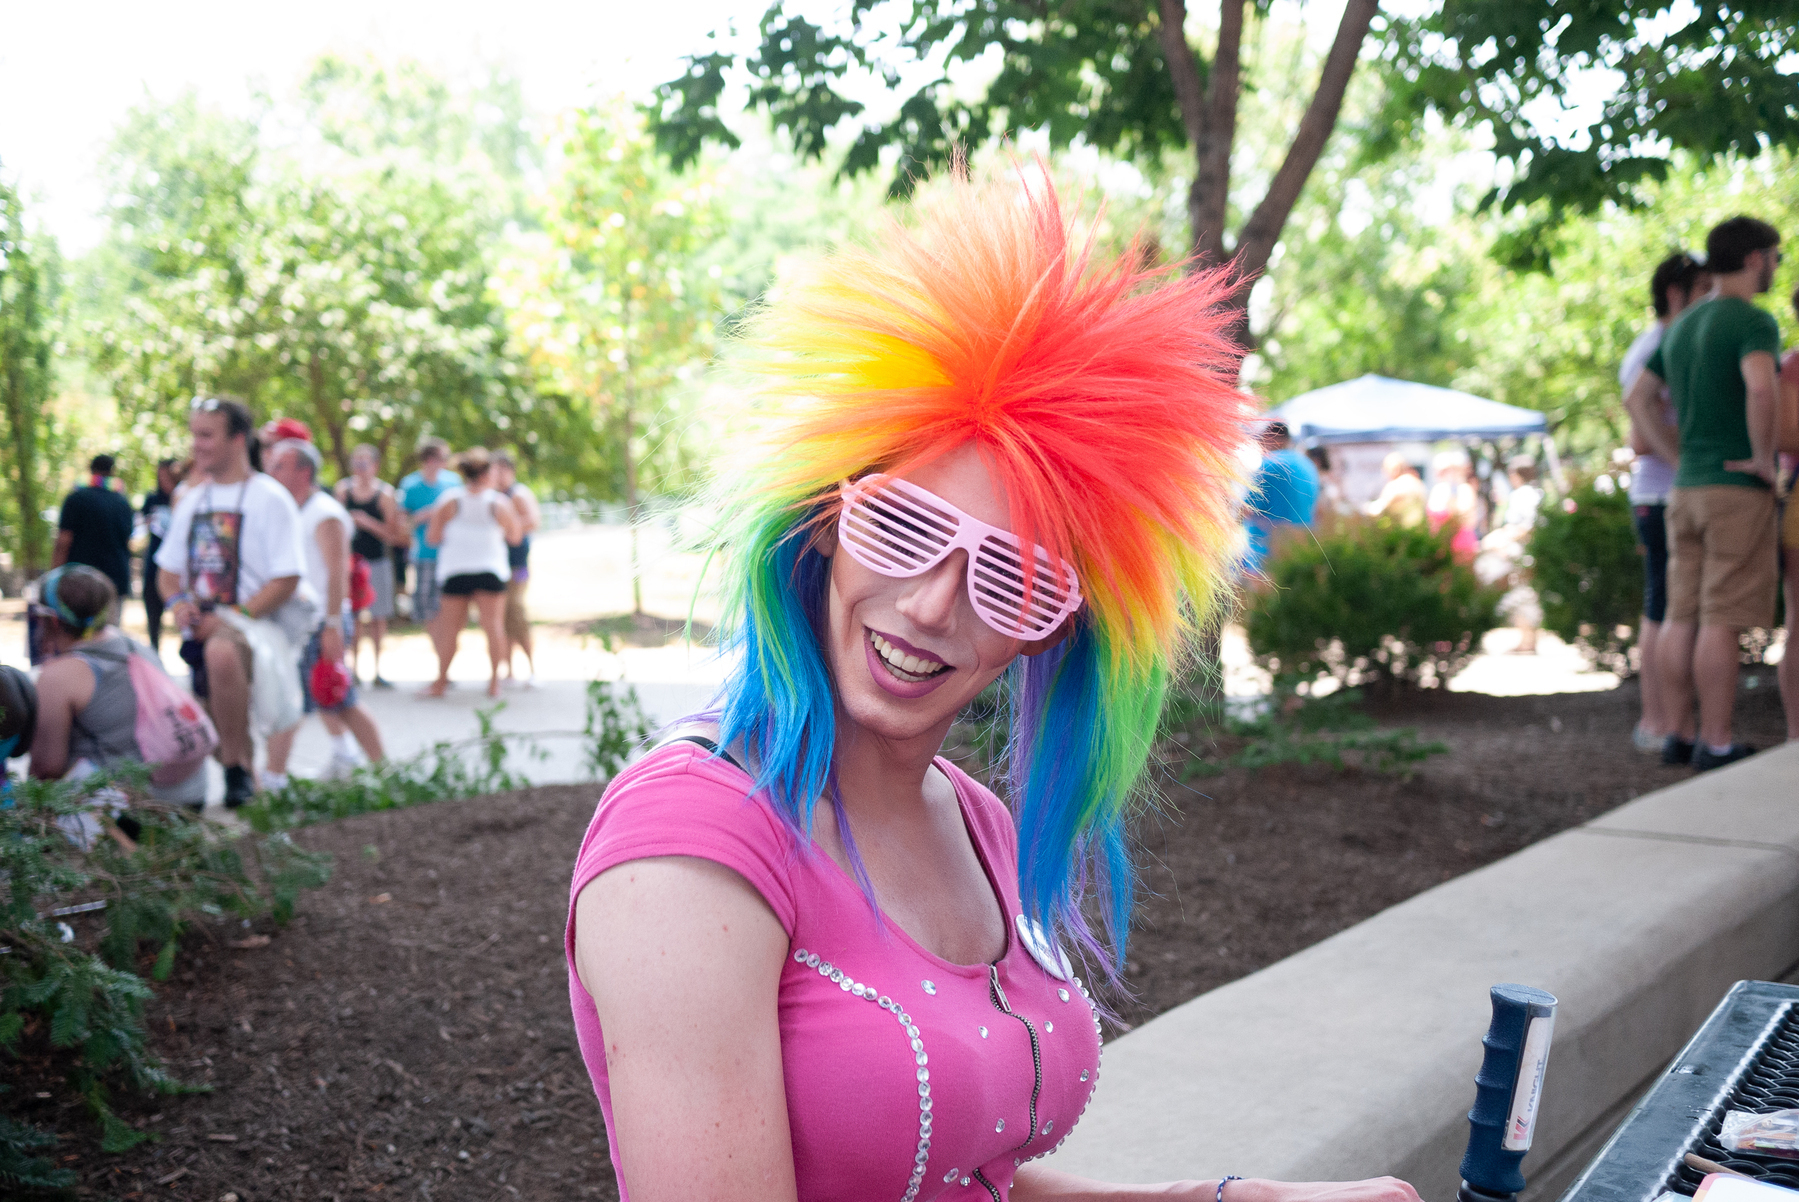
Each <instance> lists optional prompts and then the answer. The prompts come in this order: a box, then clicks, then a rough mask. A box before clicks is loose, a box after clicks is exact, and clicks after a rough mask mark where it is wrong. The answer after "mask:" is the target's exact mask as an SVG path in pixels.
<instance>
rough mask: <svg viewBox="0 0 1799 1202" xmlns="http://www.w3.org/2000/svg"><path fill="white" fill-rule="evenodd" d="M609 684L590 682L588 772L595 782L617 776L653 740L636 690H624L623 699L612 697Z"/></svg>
mask: <svg viewBox="0 0 1799 1202" xmlns="http://www.w3.org/2000/svg"><path fill="white" fill-rule="evenodd" d="M614 687H615V686H614V685H613V684H612V683H611V682H609V681H604V680H590V681H588V682H587V725H586V726H585V727H584V728H583V730H582V734H584V735H585V736H586V739H587V772H588V775H589V776H591V777H592V778H593V779H594V780H608V779H610V778H612V777H613V776H615V775H617V773H618V771H619V769H621V768H623V767H624V766H625V764H626V763H627V762H628V761H629V760H630V758H631V753H632V752H634V751H636V750H637V749H638V747H640V746H642V745H643V743H644V742H645V741H646V740H648V739H649V737H650V719H649V715H648V714H645V713H644V712H643V703H642V702H640V701H639V700H638V699H637V690H636V689H635V688H633V687H631V686H629V685H627V686H625V691H624V694H623V695H622V696H615V695H614V694H613V689H614Z"/></svg>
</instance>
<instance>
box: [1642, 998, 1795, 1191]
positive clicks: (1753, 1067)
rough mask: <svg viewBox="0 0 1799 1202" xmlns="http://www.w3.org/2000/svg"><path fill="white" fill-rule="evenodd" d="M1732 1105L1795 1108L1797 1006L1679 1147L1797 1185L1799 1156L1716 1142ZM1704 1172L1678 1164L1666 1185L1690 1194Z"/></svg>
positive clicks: (1756, 1108)
mask: <svg viewBox="0 0 1799 1202" xmlns="http://www.w3.org/2000/svg"><path fill="white" fill-rule="evenodd" d="M1732 1110H1748V1111H1751V1112H1753V1113H1755V1114H1767V1113H1769V1112H1770V1111H1775V1110H1799V1009H1795V1008H1793V1007H1791V1006H1789V1007H1788V1008H1787V1012H1786V1017H1785V1018H1783V1019H1781V1020H1780V1025H1779V1026H1778V1027H1776V1028H1775V1029H1774V1031H1773V1032H1772V1033H1771V1034H1769V1036H1768V1038H1767V1040H1766V1041H1765V1042H1764V1043H1763V1044H1762V1045H1761V1048H1760V1049H1759V1050H1758V1051H1755V1052H1754V1054H1753V1056H1752V1058H1751V1059H1750V1061H1749V1064H1748V1065H1747V1066H1745V1071H1744V1072H1743V1074H1742V1078H1741V1080H1739V1081H1738V1083H1737V1086H1736V1088H1735V1089H1733V1090H1731V1091H1730V1092H1729V1093H1728V1094H1727V1095H1726V1096H1725V1097H1724V1099H1723V1101H1721V1102H1720V1103H1719V1104H1718V1105H1716V1106H1714V1107H1713V1108H1712V1112H1711V1113H1710V1114H1709V1115H1707V1116H1706V1118H1705V1122H1704V1124H1703V1125H1702V1126H1701V1127H1700V1129H1699V1131H1698V1132H1697V1133H1696V1138H1695V1141H1694V1143H1693V1144H1692V1145H1691V1146H1689V1147H1686V1148H1683V1149H1682V1152H1683V1153H1685V1152H1697V1153H1698V1154H1699V1155H1701V1156H1703V1157H1704V1158H1705V1159H1707V1160H1710V1161H1712V1162H1714V1163H1716V1164H1721V1165H1723V1166H1724V1167H1725V1168H1727V1169H1735V1170H1736V1171H1737V1172H1739V1173H1747V1174H1749V1175H1750V1176H1751V1177H1759V1178H1760V1179H1761V1180H1763V1181H1766V1182H1767V1183H1768V1184H1770V1185H1780V1186H1785V1187H1786V1188H1787V1189H1799V1161H1795V1160H1784V1159H1782V1158H1780V1157H1777V1156H1763V1155H1759V1154H1752V1153H1744V1152H1726V1151H1725V1150H1724V1145H1723V1144H1720V1143H1719V1142H1718V1129H1719V1127H1720V1126H1722V1125H1723V1123H1724V1115H1725V1114H1726V1113H1727V1112H1729V1111H1732ZM1704 1178H1705V1174H1703V1173H1701V1172H1700V1171H1699V1170H1698V1169H1695V1168H1693V1167H1692V1166H1691V1165H1688V1164H1685V1163H1682V1164H1681V1165H1680V1167H1679V1168H1677V1169H1676V1170H1675V1172H1674V1179H1673V1180H1672V1181H1669V1182H1668V1188H1669V1189H1671V1190H1673V1191H1674V1192H1675V1193H1677V1194H1685V1195H1686V1196H1687V1197H1689V1198H1690V1197H1692V1196H1693V1191H1695V1190H1697V1189H1698V1188H1699V1183H1700V1181H1702V1180H1704Z"/></svg>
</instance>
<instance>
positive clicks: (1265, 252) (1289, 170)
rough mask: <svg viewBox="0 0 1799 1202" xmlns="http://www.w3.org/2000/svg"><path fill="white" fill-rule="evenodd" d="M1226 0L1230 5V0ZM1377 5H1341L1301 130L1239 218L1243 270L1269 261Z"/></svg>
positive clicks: (1356, 1) (1338, 106)
mask: <svg viewBox="0 0 1799 1202" xmlns="http://www.w3.org/2000/svg"><path fill="white" fill-rule="evenodd" d="M1226 2H1227V5H1228V3H1229V2H1230V0H1226ZM1379 7H1380V4H1379V0H1349V3H1348V4H1347V5H1346V6H1345V7H1344V9H1343V20H1342V21H1341V22H1340V23H1339V24H1338V26H1337V37H1336V40H1335V41H1334V42H1333V43H1331V50H1330V55H1329V57H1327V58H1326V59H1325V60H1324V71H1323V72H1322V73H1321V74H1320V76H1319V78H1318V90H1317V91H1316V92H1314V93H1313V94H1312V103H1311V104H1309V105H1308V106H1306V113H1305V116H1304V117H1302V118H1301V119H1300V122H1299V132H1298V133H1296V134H1295V135H1294V136H1293V144H1292V145H1291V146H1290V147H1288V148H1287V158H1286V161H1285V162H1283V163H1282V164H1281V169H1280V170H1279V171H1277V172H1275V174H1274V179H1273V180H1272V181H1270V182H1269V185H1268V194H1267V195H1266V196H1264V197H1263V198H1262V203H1261V204H1259V205H1257V206H1256V210H1255V212H1254V213H1251V214H1250V217H1249V220H1248V221H1246V222H1244V223H1243V231H1242V233H1241V234H1239V235H1238V238H1237V256H1236V263H1237V265H1238V268H1239V269H1240V270H1241V271H1242V272H1243V274H1244V275H1246V276H1248V275H1253V274H1255V273H1256V272H1259V271H1261V270H1262V268H1264V267H1266V266H1267V265H1268V257H1269V256H1270V255H1271V254H1273V253H1274V244H1275V242H1276V241H1277V240H1278V239H1279V238H1280V234H1281V229H1282V227H1283V226H1285V225H1286V223H1287V217H1288V216H1289V215H1290V214H1291V213H1292V212H1293V206H1294V204H1295V203H1297V202H1298V200H1299V193H1300V191H1301V189H1303V188H1304V187H1305V182H1306V177H1307V176H1309V175H1311V173H1312V168H1313V167H1314V166H1316V165H1317V163H1318V156H1319V155H1321V154H1323V153H1324V144H1325V142H1327V141H1328V140H1329V139H1330V135H1331V130H1332V129H1333V128H1335V127H1336V124H1337V114H1338V113H1339V112H1340V111H1341V110H1342V108H1343V94H1344V92H1345V91H1346V90H1347V89H1348V87H1349V77H1350V75H1351V73H1353V72H1354V71H1355V64H1356V58H1357V57H1358V56H1359V55H1360V54H1361V52H1362V42H1363V41H1364V40H1365V39H1366V38H1367V36H1368V26H1369V25H1370V24H1371V23H1372V22H1373V20H1374V14H1375V11H1376V10H1377V9H1378V8H1379Z"/></svg>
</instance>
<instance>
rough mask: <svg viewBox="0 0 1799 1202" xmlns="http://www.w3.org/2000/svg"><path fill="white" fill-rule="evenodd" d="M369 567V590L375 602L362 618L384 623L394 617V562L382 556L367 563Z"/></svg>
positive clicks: (364, 612)
mask: <svg viewBox="0 0 1799 1202" xmlns="http://www.w3.org/2000/svg"><path fill="white" fill-rule="evenodd" d="M367 563H368V565H369V588H370V589H372V590H373V591H374V594H375V601H374V604H372V605H370V606H369V607H368V608H367V609H366V610H364V611H363V616H365V617H367V618H370V619H371V620H373V621H376V622H384V621H386V620H387V619H388V618H391V617H393V616H394V561H393V560H392V559H391V558H390V557H388V556H386V555H383V556H382V557H381V558H380V559H371V560H368V561H367Z"/></svg>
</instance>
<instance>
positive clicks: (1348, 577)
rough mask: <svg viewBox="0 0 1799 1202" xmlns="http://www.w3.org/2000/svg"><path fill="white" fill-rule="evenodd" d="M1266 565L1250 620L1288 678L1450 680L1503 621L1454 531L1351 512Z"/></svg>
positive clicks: (1288, 545)
mask: <svg viewBox="0 0 1799 1202" xmlns="http://www.w3.org/2000/svg"><path fill="white" fill-rule="evenodd" d="M1264 572H1265V574H1266V575H1267V577H1268V584H1269V586H1268V587H1267V588H1266V589H1265V590H1264V591H1261V592H1256V593H1252V594H1250V595H1249V596H1248V597H1247V598H1246V599H1245V600H1244V602H1243V611H1242V622H1243V626H1244V630H1245V632H1246V633H1247V634H1248V636H1249V646H1250V650H1251V651H1252V652H1254V654H1255V657H1256V660H1257V662H1258V663H1260V664H1261V665H1262V666H1263V667H1264V668H1266V669H1267V670H1268V671H1269V672H1271V673H1272V674H1273V675H1274V677H1275V679H1276V681H1277V682H1281V683H1282V684H1284V685H1285V687H1288V688H1290V689H1295V690H1297V689H1299V688H1300V687H1302V686H1303V687H1305V688H1308V689H1309V688H1310V687H1311V686H1312V685H1313V684H1314V683H1315V682H1317V681H1320V680H1324V679H1331V680H1334V681H1336V682H1337V683H1338V684H1339V685H1359V686H1362V687H1365V688H1367V689H1369V690H1371V691H1377V692H1386V691H1391V690H1392V689H1393V688H1395V687H1398V686H1432V685H1434V686H1437V687H1441V686H1443V685H1446V684H1447V683H1448V682H1449V679H1450V678H1451V677H1452V676H1454V675H1455V674H1456V673H1457V672H1458V671H1460V670H1461V669H1462V668H1463V667H1465V666H1466V665H1467V663H1468V661H1469V660H1471V659H1472V658H1473V657H1474V656H1475V655H1476V654H1477V653H1478V652H1479V651H1480V640H1481V636H1482V635H1484V634H1486V632H1487V631H1489V630H1491V629H1492V628H1493V627H1494V626H1495V625H1497V624H1498V618H1497V617H1496V614H1495V610H1496V607H1497V606H1498V604H1499V591H1498V590H1496V589H1491V588H1486V587H1483V586H1482V585H1481V584H1480V583H1479V582H1478V581H1477V580H1476V579H1475V577H1474V571H1473V569H1472V568H1470V567H1468V566H1467V565H1466V564H1463V563H1461V562H1459V561H1458V560H1457V559H1455V557H1454V556H1452V555H1451V554H1450V551H1449V538H1448V535H1447V533H1438V534H1432V533H1430V532H1429V531H1428V530H1426V529H1424V528H1423V527H1421V526H1419V527H1408V526H1401V525H1399V524H1397V523H1394V522H1390V521H1387V520H1386V519H1366V518H1350V519H1344V520H1342V521H1341V522H1339V523H1338V524H1336V525H1335V526H1334V527H1333V528H1331V529H1321V530H1318V531H1316V532H1314V534H1313V536H1312V537H1310V538H1295V539H1289V540H1287V541H1286V542H1285V543H1284V544H1283V545H1281V546H1280V547H1278V548H1277V549H1276V551H1275V553H1274V555H1273V557H1272V558H1271V559H1270V560H1269V562H1268V564H1267V566H1266V567H1265V568H1264Z"/></svg>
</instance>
